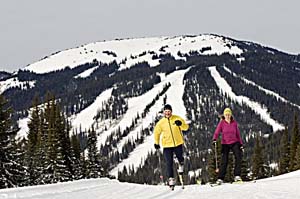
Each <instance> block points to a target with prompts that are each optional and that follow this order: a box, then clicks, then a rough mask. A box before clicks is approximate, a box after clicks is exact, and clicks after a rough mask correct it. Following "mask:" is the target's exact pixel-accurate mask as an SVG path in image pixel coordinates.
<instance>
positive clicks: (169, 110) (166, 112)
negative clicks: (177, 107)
mask: <svg viewBox="0 0 300 199" xmlns="http://www.w3.org/2000/svg"><path fill="white" fill-rule="evenodd" d="M164 115H165V117H166V118H169V117H171V116H172V106H171V105H170V104H166V105H165V106H164Z"/></svg>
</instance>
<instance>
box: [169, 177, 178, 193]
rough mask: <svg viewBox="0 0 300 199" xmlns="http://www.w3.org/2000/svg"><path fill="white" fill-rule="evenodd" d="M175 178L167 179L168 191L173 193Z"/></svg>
mask: <svg viewBox="0 0 300 199" xmlns="http://www.w3.org/2000/svg"><path fill="white" fill-rule="evenodd" d="M175 183H176V182H175V178H169V181H168V184H169V187H170V189H171V190H172V191H173V190H174V187H175Z"/></svg>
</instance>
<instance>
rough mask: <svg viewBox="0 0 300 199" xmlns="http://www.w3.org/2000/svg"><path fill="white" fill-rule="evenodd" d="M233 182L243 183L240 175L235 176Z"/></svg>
mask: <svg viewBox="0 0 300 199" xmlns="http://www.w3.org/2000/svg"><path fill="white" fill-rule="evenodd" d="M233 183H235V184H240V183H243V180H242V178H241V176H235V177H234V182H233Z"/></svg>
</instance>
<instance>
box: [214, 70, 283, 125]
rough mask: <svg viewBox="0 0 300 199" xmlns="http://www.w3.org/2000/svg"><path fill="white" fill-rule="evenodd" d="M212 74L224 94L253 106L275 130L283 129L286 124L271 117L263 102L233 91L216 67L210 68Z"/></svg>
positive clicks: (240, 102)
mask: <svg viewBox="0 0 300 199" xmlns="http://www.w3.org/2000/svg"><path fill="white" fill-rule="evenodd" d="M208 69H209V71H210V73H211V76H212V77H213V79H214V80H215V82H216V84H217V86H218V87H219V89H220V92H221V93H223V94H228V96H229V97H230V98H231V99H232V100H234V101H236V102H238V103H239V104H242V103H245V104H246V105H248V107H249V108H251V109H252V110H253V111H254V112H255V113H256V114H258V115H260V117H261V119H262V120H263V121H264V122H266V123H267V124H269V125H271V126H272V127H273V131H277V130H282V129H284V126H283V125H282V124H279V123H278V122H277V121H275V120H274V119H272V118H271V116H270V114H269V113H268V112H267V111H268V110H267V109H266V108H264V107H262V105H261V104H259V103H258V102H255V101H252V100H250V99H249V98H248V97H245V96H237V95H236V94H235V93H234V92H233V91H232V88H231V87H230V85H229V84H228V83H227V82H226V80H225V79H224V78H222V77H221V75H220V73H219V72H218V71H217V69H216V67H215V66H213V67H209V68H208Z"/></svg>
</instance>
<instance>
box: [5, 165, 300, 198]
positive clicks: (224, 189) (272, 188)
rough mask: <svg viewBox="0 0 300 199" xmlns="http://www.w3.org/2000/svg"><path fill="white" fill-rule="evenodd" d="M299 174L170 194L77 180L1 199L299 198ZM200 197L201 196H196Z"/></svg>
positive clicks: (13, 192)
mask: <svg viewBox="0 0 300 199" xmlns="http://www.w3.org/2000/svg"><path fill="white" fill-rule="evenodd" d="M299 185H300V171H299V170H298V171H295V172H291V173H288V174H284V175H281V176H276V177H272V178H267V179H262V180H257V181H256V183H253V182H249V183H244V184H224V185H221V186H216V187H211V186H210V185H187V186H185V188H184V189H181V187H179V186H176V187H175V190H174V191H171V190H170V189H169V188H168V187H167V186H164V185H141V184H133V183H120V182H118V181H117V180H109V179H107V178H101V179H88V180H78V181H73V182H65V183H57V184H50V185H40V186H31V187H21V188H11V189H0V198H1V199H2V198H3V199H13V198H22V199H53V198H55V199H68V198H72V199H82V198H88V199H98V198H101V199H106V198H109V199H110V198H114V199H124V198H130V199H140V198H143V199H162V198H164V199H174V198H175V199H176V198H178V199H194V198H213V199H224V198H226V199H240V198H243V199H252V198H264V199H296V198H300V189H299ZM197 196H198V197H197Z"/></svg>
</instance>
